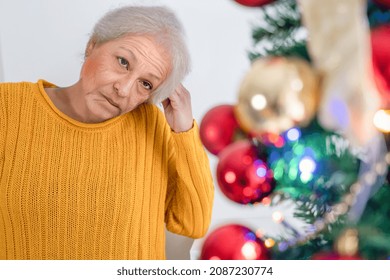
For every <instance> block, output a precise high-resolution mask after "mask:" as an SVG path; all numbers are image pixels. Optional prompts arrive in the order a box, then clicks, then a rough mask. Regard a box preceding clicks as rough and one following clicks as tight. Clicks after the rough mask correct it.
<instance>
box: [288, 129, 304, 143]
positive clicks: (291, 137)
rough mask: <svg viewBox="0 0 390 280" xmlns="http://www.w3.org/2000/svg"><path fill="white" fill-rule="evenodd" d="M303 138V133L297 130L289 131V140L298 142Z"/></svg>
mask: <svg viewBox="0 0 390 280" xmlns="http://www.w3.org/2000/svg"><path fill="white" fill-rule="evenodd" d="M300 136H301V132H300V131H299V129H297V128H291V129H289V130H288V131H287V139H288V140H290V141H296V140H298V139H299V137H300Z"/></svg>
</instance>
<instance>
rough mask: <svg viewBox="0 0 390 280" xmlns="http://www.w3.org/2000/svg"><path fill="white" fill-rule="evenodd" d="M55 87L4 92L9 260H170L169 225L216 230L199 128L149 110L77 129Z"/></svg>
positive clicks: (24, 85)
mask: <svg viewBox="0 0 390 280" xmlns="http://www.w3.org/2000/svg"><path fill="white" fill-rule="evenodd" d="M54 86H55V85H53V84H50V83H48V82H46V81H43V80H40V81H38V83H29V82H21V83H4V84H0V259H165V225H166V227H167V228H168V230H170V231H172V232H174V233H177V234H182V235H186V236H189V237H192V238H199V237H202V236H203V235H204V234H205V233H206V231H207V229H208V226H209V222H210V218H211V210H212V200H213V194H214V193H213V179H212V176H211V173H210V166H209V162H208V158H207V155H206V153H205V150H204V148H203V146H202V144H201V142H200V139H199V131H198V126H197V124H196V122H195V121H194V126H193V128H192V129H191V130H189V131H187V132H182V133H174V132H172V131H171V129H170V127H169V125H168V124H167V123H166V121H165V117H164V115H163V113H162V112H161V110H160V109H159V108H157V107H156V106H154V105H141V106H139V107H138V108H137V109H135V110H133V111H132V112H130V113H128V114H125V115H122V116H119V117H116V118H113V119H110V120H108V121H105V122H102V123H98V124H85V123H81V122H78V121H75V120H73V119H71V118H69V117H68V116H66V115H65V114H63V113H62V112H61V111H59V110H58V109H57V108H56V107H55V105H54V104H53V103H52V102H51V100H50V98H49V97H48V96H47V95H46V93H45V91H44V87H54Z"/></svg>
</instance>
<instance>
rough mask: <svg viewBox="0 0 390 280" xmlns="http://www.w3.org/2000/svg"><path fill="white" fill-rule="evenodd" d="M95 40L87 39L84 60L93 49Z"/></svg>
mask: <svg viewBox="0 0 390 280" xmlns="http://www.w3.org/2000/svg"><path fill="white" fill-rule="evenodd" d="M95 45H96V40H95V39H94V38H91V39H89V41H88V43H87V47H86V48H85V54H84V58H87V57H88V56H89V55H91V53H92V50H93V49H94V48H95Z"/></svg>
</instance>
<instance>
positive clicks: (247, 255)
mask: <svg viewBox="0 0 390 280" xmlns="http://www.w3.org/2000/svg"><path fill="white" fill-rule="evenodd" d="M258 246H259V245H258V244H257V243H256V242H254V241H247V242H245V244H244V245H243V246H242V248H241V254H242V255H243V257H244V259H246V260H255V259H256V257H257V251H258Z"/></svg>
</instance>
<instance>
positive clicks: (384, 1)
mask: <svg viewBox="0 0 390 280" xmlns="http://www.w3.org/2000/svg"><path fill="white" fill-rule="evenodd" d="M373 1H374V2H375V3H377V4H378V5H379V6H381V7H384V8H387V9H390V0H373Z"/></svg>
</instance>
